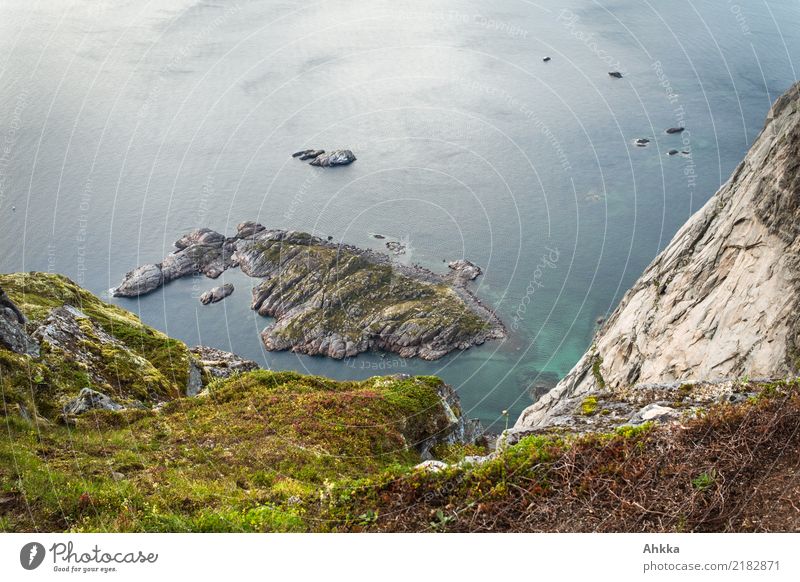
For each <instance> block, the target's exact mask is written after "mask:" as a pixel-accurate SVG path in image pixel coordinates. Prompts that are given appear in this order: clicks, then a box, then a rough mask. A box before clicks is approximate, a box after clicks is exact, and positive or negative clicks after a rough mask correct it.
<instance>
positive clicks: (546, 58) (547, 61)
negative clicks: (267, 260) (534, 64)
mask: <svg viewBox="0 0 800 582" xmlns="http://www.w3.org/2000/svg"><path fill="white" fill-rule="evenodd" d="M542 60H543V61H544V62H545V63H549V62H550V57H545V58H543V59H542Z"/></svg>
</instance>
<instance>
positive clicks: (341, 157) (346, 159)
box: [301, 150, 356, 168]
mask: <svg viewBox="0 0 800 582" xmlns="http://www.w3.org/2000/svg"><path fill="white" fill-rule="evenodd" d="M301 159H302V158H301ZM355 161H356V157H355V155H353V152H351V151H350V150H335V151H332V152H330V153H328V154H322V155H319V156H315V157H314V160H313V161H312V162H311V165H312V166H321V167H323V168H328V167H331V166H346V165H347V164H352V163H353V162H355Z"/></svg>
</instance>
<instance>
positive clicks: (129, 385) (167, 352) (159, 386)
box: [0, 272, 189, 406]
mask: <svg viewBox="0 0 800 582" xmlns="http://www.w3.org/2000/svg"><path fill="white" fill-rule="evenodd" d="M0 286H1V287H2V288H3V289H4V290H5V291H6V293H7V294H8V295H9V297H10V298H11V299H12V300H13V301H14V302H15V303H16V304H17V306H18V307H19V308H20V310H21V311H22V312H23V313H24V314H25V315H26V317H28V319H29V320H31V322H32V325H35V324H36V323H37V322H41V321H42V320H44V319H45V318H46V317H47V315H48V314H49V313H50V311H51V310H52V309H53V308H55V307H61V306H63V305H71V306H73V307H75V308H77V309H79V310H81V311H82V312H83V313H84V314H86V316H87V317H88V319H84V320H80V321H79V323H80V326H81V329H82V331H84V332H85V333H86V334H87V337H89V338H90V340H89V341H87V343H85V344H84V346H83V347H85V348H87V349H88V350H89V351H90V352H92V353H95V354H96V355H97V362H98V363H99V364H98V365H99V366H100V367H101V368H100V369H98V370H96V372H97V373H98V374H99V375H101V376H103V377H105V378H107V379H108V383H109V385H110V386H111V387H113V388H116V391H115V392H116V395H117V396H118V397H128V398H131V399H140V400H163V399H166V398H174V397H177V396H179V395H181V394H182V393H183V391H184V389H185V387H186V384H187V382H188V377H189V376H188V374H189V351H188V349H187V347H186V346H185V345H184V344H183V342H180V341H178V340H174V339H171V338H169V337H167V336H165V335H164V334H162V333H161V332H159V331H157V330H155V329H153V328H151V327H148V326H146V325H144V324H142V323H141V321H140V320H139V318H138V317H136V316H135V315H133V314H132V313H130V312H128V311H125V310H123V309H120V308H119V307H116V306H114V305H110V304H108V303H104V302H103V301H100V300H99V299H98V298H97V297H95V296H94V295H92V294H91V293H89V292H88V291H86V290H84V289H81V288H80V287H78V286H77V285H76V284H75V283H73V282H72V281H70V280H69V279H67V278H66V277H63V276H61V275H54V274H50V273H36V272H32V273H13V274H2V275H0ZM95 325H96V326H98V327H99V328H100V329H102V330H103V331H104V332H105V333H107V334H109V335H111V336H113V337H114V338H116V339H117V340H118V341H119V342H121V343H122V344H123V346H124V347H125V349H124V350H120V349H115V348H113V347H110V346H101V345H100V343H99V342H93V341H91V338H92V337H93V336H95V328H94V326H95ZM95 339H96V338H95ZM42 352H43V353H42V363H44V364H46V367H47V368H48V370H49V372H48V375H47V383H48V385H49V390H50V392H51V394H52V396H57V395H59V394H74V393H76V392H77V390H80V388H82V387H85V386H91V385H93V384H94V383H93V382H91V381H90V378H89V375H90V374H89V370H87V369H86V368H85V367H84V368H82V367H81V366H80V365H78V364H77V363H75V362H71V361H69V359H68V358H65V357H64V354H62V353H59V352H58V351H57V350H55V349H50V348H49V346H47V345H45V346H43V350H42ZM99 388H100V389H102V387H99ZM50 404H51V405H53V406H56V404H55V402H54V401H52V400H51V402H50Z"/></svg>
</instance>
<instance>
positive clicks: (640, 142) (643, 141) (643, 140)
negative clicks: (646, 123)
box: [633, 137, 650, 148]
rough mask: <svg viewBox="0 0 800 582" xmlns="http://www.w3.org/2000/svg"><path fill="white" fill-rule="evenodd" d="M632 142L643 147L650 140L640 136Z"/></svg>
mask: <svg viewBox="0 0 800 582" xmlns="http://www.w3.org/2000/svg"><path fill="white" fill-rule="evenodd" d="M633 143H635V144H636V146H637V147H640V148H643V147H646V146H647V144H649V143H650V140H649V139H647V138H646V137H640V138H637V139H635V140H634V142H633Z"/></svg>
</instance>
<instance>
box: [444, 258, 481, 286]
mask: <svg viewBox="0 0 800 582" xmlns="http://www.w3.org/2000/svg"><path fill="white" fill-rule="evenodd" d="M447 266H448V267H449V268H450V269H452V270H453V273H454V274H455V275H456V277H458V278H459V279H462V280H466V281H474V280H475V279H477V278H478V277H479V276H480V275H481V274H483V271H481V268H480V267H479V266H478V265H476V264H475V263H473V262H471V261H467V260H466V259H459V260H458V261H452V262H451V263H448V264H447Z"/></svg>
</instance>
